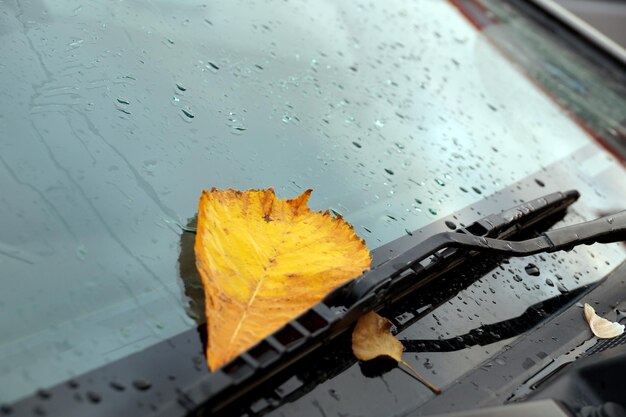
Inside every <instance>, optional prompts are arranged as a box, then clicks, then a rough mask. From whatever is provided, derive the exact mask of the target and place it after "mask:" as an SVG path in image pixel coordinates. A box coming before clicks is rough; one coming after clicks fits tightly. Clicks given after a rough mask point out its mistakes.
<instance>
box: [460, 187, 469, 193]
mask: <svg viewBox="0 0 626 417" xmlns="http://www.w3.org/2000/svg"><path fill="white" fill-rule="evenodd" d="M459 190H461V191H463V192H464V193H467V192H468V191H467V189H466V188H464V187H459Z"/></svg>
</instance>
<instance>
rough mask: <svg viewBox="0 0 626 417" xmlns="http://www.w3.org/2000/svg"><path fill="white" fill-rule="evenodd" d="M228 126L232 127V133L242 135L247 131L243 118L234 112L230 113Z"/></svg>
mask: <svg viewBox="0 0 626 417" xmlns="http://www.w3.org/2000/svg"><path fill="white" fill-rule="evenodd" d="M228 126H229V127H230V128H231V129H232V133H234V134H236V135H241V134H243V132H245V131H246V127H245V126H244V124H243V118H241V117H239V116H238V115H237V114H236V113H233V112H229V113H228Z"/></svg>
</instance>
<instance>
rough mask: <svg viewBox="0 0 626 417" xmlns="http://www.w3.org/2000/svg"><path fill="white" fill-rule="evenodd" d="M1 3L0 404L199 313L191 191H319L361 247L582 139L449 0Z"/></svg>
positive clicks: (137, 345) (492, 187)
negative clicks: (191, 291)
mask: <svg viewBox="0 0 626 417" xmlns="http://www.w3.org/2000/svg"><path fill="white" fill-rule="evenodd" d="M0 12H1V13H0V97H1V99H0V230H1V231H2V233H1V235H0V270H1V271H2V274H1V278H0V280H1V281H0V285H1V287H0V288H1V291H0V387H2V389H0V401H12V400H15V399H17V398H19V397H21V396H24V395H26V394H28V393H30V392H32V391H33V390H35V389H36V388H37V387H40V386H46V385H50V384H53V383H56V382H59V381H61V380H64V379H66V378H68V377H70V376H73V375H76V374H80V373H83V372H85V371H87V370H90V369H93V368H95V367H97V366H100V365H103V364H105V363H107V362H110V361H112V360H115V359H117V358H120V357H123V356H125V355H128V354H129V353H132V352H135V351H138V350H140V349H142V348H145V347H146V346H149V345H151V344H154V343H155V342H157V341H160V340H163V339H165V338H167V337H170V336H172V335H174V334H177V333H179V332H181V331H183V330H186V329H188V328H190V327H193V326H194V325H195V322H194V321H193V319H192V318H191V317H190V316H189V313H188V308H187V306H188V302H189V301H188V300H187V299H186V298H185V295H184V290H183V288H182V284H181V282H180V279H179V276H178V275H179V265H178V264H177V262H178V256H179V253H178V251H179V241H180V233H181V230H180V228H179V225H182V224H186V222H187V219H189V218H192V217H193V216H194V215H195V213H196V208H197V202H198V198H199V195H200V191H201V190H202V189H203V188H211V187H218V188H227V187H231V188H237V189H248V188H264V187H269V186H272V187H274V188H275V189H276V191H277V193H278V195H279V196H281V197H289V198H291V197H293V196H295V195H297V194H299V193H300V192H302V191H303V190H305V189H306V188H313V189H314V193H313V195H312V198H311V206H312V207H313V208H314V209H317V210H321V209H329V208H330V209H333V210H334V211H336V212H338V213H341V214H342V215H344V216H345V218H346V219H347V220H348V221H350V222H351V223H353V224H354V225H355V229H356V231H357V233H358V234H359V235H360V236H361V237H363V238H364V239H365V240H366V241H367V243H368V246H369V247H370V249H373V248H375V247H378V246H380V245H382V244H384V243H387V242H389V241H391V240H393V239H396V238H398V237H401V236H403V235H405V234H406V231H407V230H408V231H411V230H414V229H416V228H420V227H422V226H425V225H427V224H429V223H431V222H432V221H433V220H435V219H439V218H442V217H443V216H445V215H447V214H450V213H452V212H454V211H456V210H459V209H460V208H462V207H465V206H467V205H469V204H472V203H475V202H477V201H479V200H480V199H482V198H483V197H484V196H487V195H490V194H493V193H494V192H496V191H498V190H500V189H502V188H503V187H505V186H507V185H509V184H512V183H514V182H516V181H518V180H520V179H522V178H525V177H527V176H529V175H531V174H533V173H536V172H538V171H540V170H541V169H542V168H544V167H546V166H548V165H550V164H554V163H555V162H558V161H560V160H562V159H565V158H568V157H569V156H570V155H573V154H574V153H576V152H580V150H581V149H583V148H584V147H585V146H592V145H591V143H592V139H591V138H590V137H589V135H588V134H587V133H586V132H585V131H584V130H583V129H581V128H580V127H579V126H578V125H577V124H576V123H574V122H573V121H572V120H571V119H570V118H569V117H568V116H567V115H566V114H565V113H564V112H563V111H562V110H560V109H559V107H558V106H557V105H556V104H555V103H554V102H553V101H551V99H550V98H549V97H548V96H546V95H545V94H544V93H543V92H542V91H541V90H540V89H538V88H536V86H535V85H534V84H533V83H532V82H531V81H529V80H528V79H527V78H525V76H524V75H523V74H522V73H521V72H520V71H519V69H518V68H516V66H515V65H513V64H512V63H510V62H509V61H508V60H507V59H506V58H505V57H504V56H503V55H502V53H501V52H500V51H499V50H497V49H496V48H495V47H494V46H493V45H492V44H490V43H489V42H488V41H487V40H486V39H485V38H484V37H483V36H482V35H481V34H480V33H479V32H477V31H476V30H475V28H473V27H472V26H471V25H470V24H469V23H468V22H467V21H466V20H465V19H464V18H463V17H462V15H461V14H460V13H459V12H458V11H457V10H456V9H455V8H454V7H452V6H451V5H450V4H448V3H446V2H443V1H421V2H415V3H410V2H402V1H397V2H386V3H385V5H384V7H383V6H382V5H376V4H374V3H359V2H354V3H349V4H348V3H345V4H344V3H337V4H333V3H330V2H321V1H317V2H311V3H308V2H276V3H266V2H255V3H253V4H249V3H247V2H245V3H244V2H221V3H211V4H207V3H204V2H202V1H158V2H150V3H148V2H145V3H144V2H126V1H120V2H110V1H95V2H88V3H84V2H73V1H67V0H55V1H52V0H49V1H41V0H35V1H18V2H12V1H10V2H2V3H0ZM594 149H595V148H594ZM598 152H600V155H601V156H600V159H599V160H598V161H595V162H594V163H595V164H596V165H597V166H600V168H598V169H600V171H602V170H603V169H604V168H603V167H605V166H609V165H615V162H614V161H612V160H609V159H606V155H605V154H604V153H603V152H602V151H598ZM616 259H617V257H616Z"/></svg>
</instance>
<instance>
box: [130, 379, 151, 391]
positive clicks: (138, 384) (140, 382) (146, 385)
mask: <svg viewBox="0 0 626 417" xmlns="http://www.w3.org/2000/svg"><path fill="white" fill-rule="evenodd" d="M133 386H134V387H135V388H137V389H138V390H139V391H146V390H148V389H150V387H151V386H152V382H150V381H148V380H147V379H136V380H134V381H133Z"/></svg>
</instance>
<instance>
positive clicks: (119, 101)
mask: <svg viewBox="0 0 626 417" xmlns="http://www.w3.org/2000/svg"><path fill="white" fill-rule="evenodd" d="M117 102H118V103H120V104H126V105H129V104H130V101H128V100H126V99H125V98H118V99H117Z"/></svg>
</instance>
